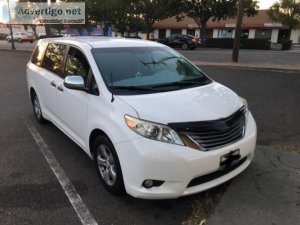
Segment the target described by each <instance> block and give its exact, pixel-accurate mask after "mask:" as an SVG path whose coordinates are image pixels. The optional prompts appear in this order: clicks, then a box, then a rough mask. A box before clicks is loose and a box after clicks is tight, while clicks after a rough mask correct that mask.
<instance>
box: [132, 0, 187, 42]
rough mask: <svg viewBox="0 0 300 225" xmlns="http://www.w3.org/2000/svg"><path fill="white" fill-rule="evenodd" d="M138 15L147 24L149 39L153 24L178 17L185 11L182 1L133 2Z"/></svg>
mask: <svg viewBox="0 0 300 225" xmlns="http://www.w3.org/2000/svg"><path fill="white" fill-rule="evenodd" d="M132 5H133V7H134V10H135V14H136V15H141V17H142V18H143V20H144V22H145V26H146V33H147V39H149V34H150V33H151V32H152V30H153V28H152V26H153V24H154V23H156V22H157V21H159V20H163V19H166V18H168V17H171V16H174V15H177V14H179V13H181V11H182V10H183V2H182V1H181V0H133V1H132Z"/></svg>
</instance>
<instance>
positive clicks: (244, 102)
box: [240, 97, 249, 111]
mask: <svg viewBox="0 0 300 225" xmlns="http://www.w3.org/2000/svg"><path fill="white" fill-rule="evenodd" d="M240 100H241V102H242V104H243V105H244V106H245V107H246V110H247V111H248V110H249V108H248V102H247V100H246V99H244V98H242V97H240Z"/></svg>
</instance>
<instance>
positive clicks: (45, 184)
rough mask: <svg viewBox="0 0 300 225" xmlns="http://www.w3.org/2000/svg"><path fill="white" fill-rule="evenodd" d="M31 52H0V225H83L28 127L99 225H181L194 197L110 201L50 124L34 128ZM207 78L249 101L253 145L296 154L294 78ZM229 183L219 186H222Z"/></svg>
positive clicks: (222, 74)
mask: <svg viewBox="0 0 300 225" xmlns="http://www.w3.org/2000/svg"><path fill="white" fill-rule="evenodd" d="M29 57H30V53H29V52H11V51H0V63H1V64H0V105H1V110H0V150H1V153H0V154H1V156H0V177H1V179H0V224H1V225H2V224H9V225H11V224H12V225H13V224H22V225H26V224H43V225H47V224H49V225H50V224H51V225H54V224H72V225H73V224H74V225H75V224H81V223H80V220H79V218H78V217H77V215H76V213H75V211H74V209H73V208H72V205H71V204H70V202H69V200H68V198H67V196H66V195H65V193H64V191H63V189H62V188H61V186H60V184H59V182H58V181H57V179H56V177H55V176H54V174H53V173H52V171H51V169H50V168H49V165H48V164H47V162H46V160H45V158H44V156H43V155H42V153H41V151H40V149H39V147H38V146H37V144H36V142H35V140H34V139H33V137H32V135H31V133H30V132H29V130H28V126H30V127H34V128H35V129H36V130H37V131H38V132H39V134H40V135H41V137H42V138H43V139H44V141H45V143H46V144H47V146H48V147H49V149H50V150H51V151H52V153H53V155H54V156H55V158H56V160H57V161H58V163H59V165H60V167H61V168H62V169H63V171H64V172H65V173H66V175H67V177H68V178H69V179H70V181H71V183H72V184H73V186H74V187H75V189H76V191H77V192H78V194H79V195H80V196H81V198H82V200H83V202H84V203H85V205H86V207H87V208H88V210H89V211H90V213H91V215H92V216H93V217H94V219H95V221H97V223H98V224H114V225H117V224H130V225H134V224H164V225H167V224H170V225H171V224H172V225H175V224H183V223H184V221H186V220H188V219H189V217H190V215H191V214H192V212H193V207H194V203H195V201H198V202H200V203H201V201H203V204H204V203H205V199H206V198H207V196H212V195H214V194H217V193H219V192H221V191H222V190H223V188H222V187H218V188H215V189H213V190H211V191H207V192H204V193H200V194H197V195H194V196H190V197H185V198H180V199H175V200H164V201H147V200H140V199H134V198H132V197H130V196H127V195H124V196H119V197H115V196H112V195H110V194H108V193H107V192H106V191H105V190H104V188H103V187H102V186H101V184H100V182H98V178H97V176H96V171H95V170H94V165H93V162H92V161H91V160H90V159H89V158H88V156H87V155H85V153H84V152H83V151H81V150H80V148H79V147H78V146H77V145H76V144H75V143H74V142H72V141H71V140H70V139H69V138H68V137H66V136H65V135H64V134H63V133H62V132H60V131H59V130H58V129H57V128H56V127H54V126H53V125H52V124H50V123H49V124H46V125H44V126H41V125H39V124H37V123H36V122H35V119H34V116H33V113H32V109H31V104H30V101H29V98H28V94H27V90H26V74H25V67H26V63H27V61H28V59H29ZM202 69H203V70H204V71H205V72H206V73H208V74H209V75H210V76H211V77H212V78H213V79H215V80H216V81H219V82H221V83H223V84H225V85H226V86H228V87H230V88H232V89H233V90H235V91H236V92H237V93H238V94H239V95H241V96H242V97H245V98H246V99H248V102H249V106H250V110H251V111H252V113H253V115H254V117H255V119H256V122H257V125H258V144H259V145H263V146H271V147H278V146H279V147H281V148H282V147H285V148H286V149H287V150H288V151H289V150H291V151H294V150H295V149H299V148H300V128H299V124H300V117H299V115H300V104H298V103H299V102H300V92H299V87H300V76H299V75H300V74H299V73H282V72H274V71H266V70H263V71H261V70H247V69H230V68H226V69H221V68H214V67H203V68H202ZM226 185H227V184H225V186H226Z"/></svg>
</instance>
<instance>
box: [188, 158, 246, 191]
mask: <svg viewBox="0 0 300 225" xmlns="http://www.w3.org/2000/svg"><path fill="white" fill-rule="evenodd" d="M246 159H247V157H245V158H243V159H241V160H240V161H239V162H238V163H236V164H234V165H232V166H229V167H225V169H223V170H217V171H215V172H213V173H209V174H206V175H203V176H201V177H196V178H194V179H193V180H191V181H190V183H189V184H188V186H187V187H188V188H189V187H194V186H197V185H200V184H204V183H207V182H209V181H212V180H215V179H217V178H219V177H222V176H224V175H226V174H228V173H230V172H231V171H233V170H235V169H236V168H238V167H239V166H241V165H242V164H243V163H244V162H245V161H246Z"/></svg>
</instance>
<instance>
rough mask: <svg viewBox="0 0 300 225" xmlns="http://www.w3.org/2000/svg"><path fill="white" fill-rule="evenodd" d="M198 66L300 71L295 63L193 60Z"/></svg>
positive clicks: (286, 71) (288, 71)
mask: <svg viewBox="0 0 300 225" xmlns="http://www.w3.org/2000/svg"><path fill="white" fill-rule="evenodd" d="M192 62H193V63H194V64H195V65H196V66H215V67H223V68H231V69H248V70H266V71H274V72H284V73H300V67H299V66H295V65H285V67H280V66H271V65H263V64H262V65H258V64H243V63H236V64H235V63H215V62H201V61H192Z"/></svg>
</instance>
